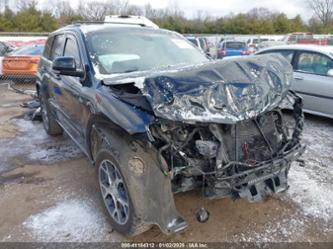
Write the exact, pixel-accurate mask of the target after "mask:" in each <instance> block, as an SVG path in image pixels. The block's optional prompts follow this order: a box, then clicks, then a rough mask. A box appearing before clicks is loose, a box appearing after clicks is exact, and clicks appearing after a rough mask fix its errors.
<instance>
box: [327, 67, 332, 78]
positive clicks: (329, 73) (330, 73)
mask: <svg viewBox="0 0 333 249" xmlns="http://www.w3.org/2000/svg"><path fill="white" fill-rule="evenodd" d="M327 76H331V77H333V68H332V69H330V70H328V72H327Z"/></svg>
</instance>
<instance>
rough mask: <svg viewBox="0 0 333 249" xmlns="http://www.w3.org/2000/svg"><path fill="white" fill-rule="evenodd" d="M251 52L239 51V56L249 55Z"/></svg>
mask: <svg viewBox="0 0 333 249" xmlns="http://www.w3.org/2000/svg"><path fill="white" fill-rule="evenodd" d="M250 53H251V52H250V51H249V50H243V51H241V55H249V54H250Z"/></svg>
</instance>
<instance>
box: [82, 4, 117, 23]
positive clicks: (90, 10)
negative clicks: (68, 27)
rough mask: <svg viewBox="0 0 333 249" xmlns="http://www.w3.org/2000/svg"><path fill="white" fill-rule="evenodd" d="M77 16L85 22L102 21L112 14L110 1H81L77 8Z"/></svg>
mask: <svg viewBox="0 0 333 249" xmlns="http://www.w3.org/2000/svg"><path fill="white" fill-rule="evenodd" d="M77 11H78V14H79V15H80V16H81V17H82V18H83V19H84V20H86V21H103V20H104V18H105V16H106V15H107V14H110V13H111V12H112V3H111V2H110V1H83V2H81V3H80V4H79V6H78V10H77Z"/></svg>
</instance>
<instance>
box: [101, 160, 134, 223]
mask: <svg viewBox="0 0 333 249" xmlns="http://www.w3.org/2000/svg"><path fill="white" fill-rule="evenodd" d="M99 185H100V188H101V193H102V197H103V200H104V204H105V206H106V208H107V210H108V212H109V214H110V215H111V217H112V219H113V220H114V221H115V222H117V223H118V224H120V225H123V224H125V223H126V222H127V220H128V217H129V204H128V203H129V200H128V194H127V190H126V187H125V184H124V180H123V177H122V176H121V174H120V172H119V170H118V169H117V167H115V166H114V164H113V163H112V162H111V161H109V160H104V161H102V162H101V164H100V166H99Z"/></svg>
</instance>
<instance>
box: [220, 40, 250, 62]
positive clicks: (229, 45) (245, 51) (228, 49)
mask: <svg viewBox="0 0 333 249" xmlns="http://www.w3.org/2000/svg"><path fill="white" fill-rule="evenodd" d="M249 54H250V50H249V48H248V46H247V45H246V43H245V42H241V41H223V42H221V44H220V47H219V49H218V51H217V58H218V59H222V58H224V57H227V56H242V55H249Z"/></svg>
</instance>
